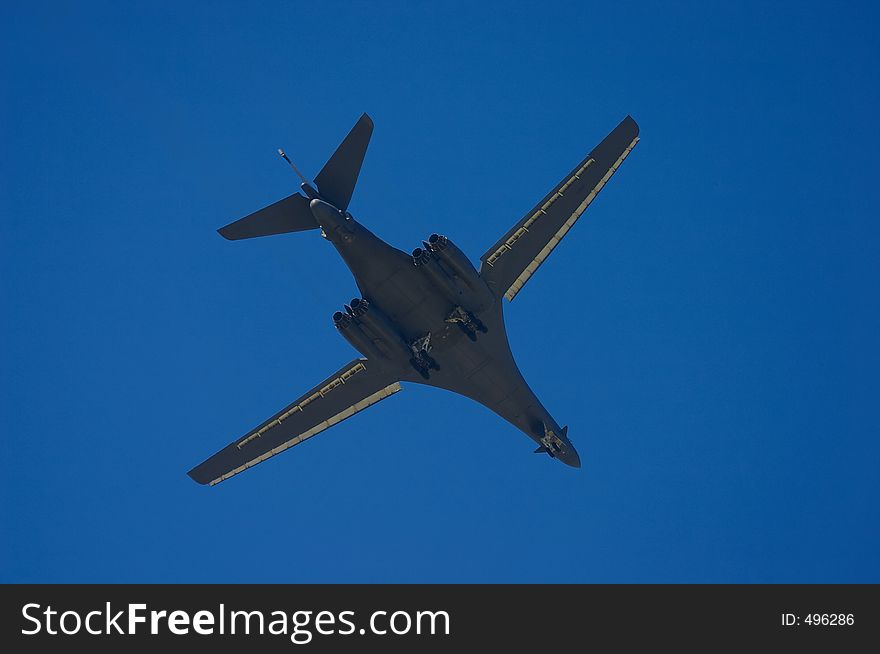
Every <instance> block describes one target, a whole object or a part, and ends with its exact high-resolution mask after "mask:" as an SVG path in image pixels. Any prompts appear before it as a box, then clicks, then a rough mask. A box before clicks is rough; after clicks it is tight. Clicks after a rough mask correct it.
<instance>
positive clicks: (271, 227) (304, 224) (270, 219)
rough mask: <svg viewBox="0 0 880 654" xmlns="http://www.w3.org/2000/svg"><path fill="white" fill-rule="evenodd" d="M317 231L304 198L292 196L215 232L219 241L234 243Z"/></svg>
mask: <svg viewBox="0 0 880 654" xmlns="http://www.w3.org/2000/svg"><path fill="white" fill-rule="evenodd" d="M317 228H318V223H317V222H316V221H315V217H314V216H313V215H312V210H311V209H309V200H308V198H304V197H303V196H301V195H300V194H299V193H294V194H293V195H291V196H288V197H286V198H284V199H283V200H279V201H278V202H276V203H275V204H270V205H269V206H268V207H265V208H263V209H260V210H259V211H257V212H255V213H252V214H251V215H249V216H245V217H244V218H241V219H240V220H236V221H235V222H234V223H230V224H228V225H226V227H221V228H220V229H218V230H217V231H218V232H219V233H220V236H222V237H223V238H226V239H229V240H230V241H237V240H239V239H242V238H254V237H256V236H271V235H273V234H286V233H287V232H302V231H304V230H307V229H317Z"/></svg>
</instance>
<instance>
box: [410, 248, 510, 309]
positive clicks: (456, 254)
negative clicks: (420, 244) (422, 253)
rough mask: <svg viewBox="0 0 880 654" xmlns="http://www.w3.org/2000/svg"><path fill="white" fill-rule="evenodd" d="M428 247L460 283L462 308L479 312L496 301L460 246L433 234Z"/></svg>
mask: <svg viewBox="0 0 880 654" xmlns="http://www.w3.org/2000/svg"><path fill="white" fill-rule="evenodd" d="M426 245H427V246H428V247H429V248H430V249H431V252H432V253H433V254H434V255H435V256H436V257H437V258H438V259H439V260H440V261H441V262H442V263H443V265H444V266H445V267H446V268H447V269H448V270H449V271H450V272H451V273H452V274H453V275H455V277H456V279H457V280H458V281H459V282H460V283H459V286H461V287H462V290H463V291H464V293H463V296H464V297H463V302H462V303H461V306H462V307H464V308H465V309H467V310H468V311H473V312H479V311H482V310H484V309H486V308H487V307H488V306H489V305H490V304H492V301H493V300H494V299H495V298H494V296H493V295H492V291H490V290H489V287H488V286H486V282H485V281H483V278H482V277H480V273H478V272H477V269H476V268H474V264H472V263H471V260H470V259H468V258H467V256H465V254H464V252H462V251H461V250H460V249H459V248H458V246H456V245H455V243H453V242H452V241H450V240H449V239H448V238H446V237H445V236H443V235H442V234H431V236H429V237H428V242H427V243H426Z"/></svg>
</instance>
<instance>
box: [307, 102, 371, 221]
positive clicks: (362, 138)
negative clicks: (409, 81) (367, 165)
mask: <svg viewBox="0 0 880 654" xmlns="http://www.w3.org/2000/svg"><path fill="white" fill-rule="evenodd" d="M372 134H373V121H372V119H371V118H370V117H369V116H368V115H367V114H364V115H363V116H361V117H360V120H358V121H357V123H355V126H354V127H352V128H351V131H350V132H349V133H348V136H346V137H345V140H344V141H342V143H340V144H339V147H338V148H336V152H334V153H333V156H332V157H330V159H329V160H328V161H327V163H326V164H324V167H323V168H322V169H321V172H320V173H318V176H317V177H315V184H317V186H318V192H319V193H320V194H321V197H322V198H324V199H325V200H327V202H329V203H330V204H332V205H334V206H335V207H336V208H337V209H339V210H341V211H345V210H346V209H347V208H348V203H349V202H351V195H352V193H354V186H355V184H357V179H358V175H359V174H360V172H361V164H362V163H363V161H364V155H366V154H367V146H368V145H369V144H370V136H372Z"/></svg>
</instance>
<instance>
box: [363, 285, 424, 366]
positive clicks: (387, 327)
mask: <svg viewBox="0 0 880 654" xmlns="http://www.w3.org/2000/svg"><path fill="white" fill-rule="evenodd" d="M351 316H352V318H353V319H354V320H355V321H356V322H357V323H358V325H359V326H361V327H362V328H363V327H365V328H366V329H367V330H368V331H370V332H371V333H372V334H373V335H374V336H375V337H376V338H378V339H380V341H381V343H382V345H383V346H384V347H385V348H386V349H387V355H386V358H387V357H390V356H393V355H394V354H397V355H400V356H405V357H406V358H407V359H409V358H410V357H411V356H412V351H411V350H410V348H409V346H408V345H407V344H406V342H405V341H404V340H403V337H402V336H401V335H400V333H399V332H398V331H397V330H396V329H395V328H394V325H393V324H392V323H391V321H390V320H389V319H388V316H386V315H385V314H384V313H382V312H381V311H380V310H379V309H378V307H374V306H373V305H371V304H370V303H369V302H367V301H366V300H363V299H361V298H355V299H353V300H352V301H351Z"/></svg>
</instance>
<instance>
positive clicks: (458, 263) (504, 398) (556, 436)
mask: <svg viewBox="0 0 880 654" xmlns="http://www.w3.org/2000/svg"><path fill="white" fill-rule="evenodd" d="M310 207H311V210H312V213H313V214H314V216H315V219H316V220H317V222H318V224H319V225H320V226H321V231H322V235H323V236H324V237H325V238H326V239H327V240H329V241H330V242H331V243H332V244H333V245H334V247H336V249H337V251H338V252H339V254H340V255H341V257H342V259H343V260H344V261H345V263H346V265H347V266H348V268H349V269H350V270H351V273H352V275H353V276H354V279H355V282H356V283H357V286H358V289H359V290H360V292H361V295H362V298H357V299H355V300H353V301H352V302H351V304H350V305H346V307H345V308H346V314H343V313H342V312H338V313H337V314H336V316H334V321H335V322H336V324H337V328H339V329H340V332H343V335H345V331H344V329H343V328H341V325H342V326H343V327H346V328H347V329H350V330H357V337H356V338H350V337H349V336H346V338H347V340H349V342H350V343H352V345H353V346H354V347H355V348H356V349H358V350H359V351H361V353H362V354H364V355H365V356H367V358H368V359H370V360H371V361H376V363H377V364H378V365H383V366H387V367H389V368H390V369H393V370H394V371H395V372H396V373H397V376H398V378H399V379H401V380H406V381H412V382H415V383H421V384H427V385H430V386H435V387H438V388H445V389H447V390H450V391H453V392H456V393H459V394H462V395H464V396H466V397H469V398H471V399H473V400H475V401H477V402H479V403H481V404H483V405H484V406H486V407H488V408H489V409H491V410H492V411H494V412H495V413H497V414H498V415H500V416H501V417H502V418H504V419H505V420H507V421H509V422H510V423H512V424H513V425H515V426H516V427H517V428H519V429H520V430H521V431H523V432H524V433H525V434H526V435H528V436H529V437H530V438H532V439H533V440H534V441H535V442H536V443H537V444H538V445H539V446H540V448H543V450H542V451H548V453H550V454H551V456H554V457H555V458H558V459H559V460H561V461H562V462H564V463H566V464H568V465H571V466H575V467H579V466H580V458H579V457H578V454H577V451H576V450H575V448H574V446H573V445H572V444H571V442H570V441H569V439H568V437H567V435H566V430H565V429H562V428H560V426H559V424H558V423H557V422H556V421H555V420H554V419H553V417H552V416H551V415H550V414H549V412H548V411H547V410H546V409H545V408H544V406H543V405H542V404H541V402H540V400H538V398H537V396H536V395H535V394H534V393H533V392H532V390H531V389H530V388H529V386H528V384H526V382H525V379H523V376H522V374H521V373H520V371H519V368H518V367H517V365H516V363H515V361H514V359H513V354H512V353H511V351H510V345H509V343H508V339H507V333H506V331H505V328H504V317H503V312H502V303H501V299H500V298H498V297H497V296H495V295H494V294H493V293H492V292H491V291H490V290H489V289H488V287H487V286H486V285H485V283H484V282H483V280H482V279H481V278H480V276H479V273H477V271H476V270H475V269H473V265H472V264H471V263H470V262H469V261H467V260H466V258H465V257H464V256H463V255H462V254H461V253H460V252H459V251H458V249H457V248H456V247H455V246H454V245H453V244H452V243H451V242H450V241H448V239H446V238H445V237H443V236H438V235H436V234H435V235H432V236H431V239H430V240H431V241H432V242H431V243H425V244H424V245H425V248H424V250H423V249H422V248H417V250H416V251H414V253H413V254H412V255H409V254H406V253H405V252H403V251H401V250H398V249H397V248H395V247H393V246H391V245H389V244H388V243H386V242H385V241H383V240H382V239H380V238H379V237H377V236H376V235H375V234H373V233H372V232H370V230H368V229H367V228H366V227H364V226H363V225H361V224H360V223H358V222H357V221H356V220H355V219H354V218H352V217H351V215H350V214H348V213H347V212H341V211H339V210H338V209H336V207H334V206H333V205H331V204H329V203H327V202H324V201H323V200H321V199H313V200H312V201H311V203H310ZM450 253H452V255H455V256H452V255H451V254H450ZM456 257H457V258H456ZM363 300H366V302H363Z"/></svg>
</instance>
